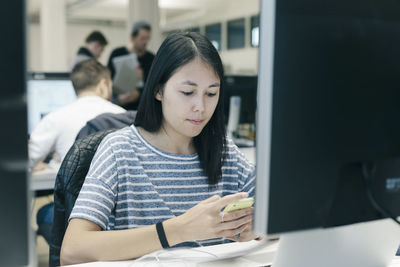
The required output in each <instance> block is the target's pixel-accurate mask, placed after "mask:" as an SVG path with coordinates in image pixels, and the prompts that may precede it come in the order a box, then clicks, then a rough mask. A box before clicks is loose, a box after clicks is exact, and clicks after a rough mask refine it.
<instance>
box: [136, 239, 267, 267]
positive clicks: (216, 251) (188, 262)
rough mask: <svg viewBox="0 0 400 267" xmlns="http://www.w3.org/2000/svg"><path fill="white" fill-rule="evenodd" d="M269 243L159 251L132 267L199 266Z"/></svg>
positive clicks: (238, 254)
mask: <svg viewBox="0 0 400 267" xmlns="http://www.w3.org/2000/svg"><path fill="white" fill-rule="evenodd" d="M268 244H269V243H268V241H266V240H262V241H255V240H253V241H249V242H235V243H228V244H222V245H215V246H206V247H198V248H174V249H167V250H159V251H156V252H153V253H150V254H148V255H145V256H143V257H141V258H139V259H137V260H136V261H134V262H133V263H132V265H130V266H132V267H134V266H135V267H139V266H149V264H150V263H151V262H152V263H157V262H158V263H160V264H162V266H181V265H182V264H183V265H182V266H198V265H197V263H201V262H210V261H218V260H222V259H227V258H234V257H240V256H243V255H248V254H250V253H254V252H256V251H257V250H260V249H262V248H265V246H268Z"/></svg>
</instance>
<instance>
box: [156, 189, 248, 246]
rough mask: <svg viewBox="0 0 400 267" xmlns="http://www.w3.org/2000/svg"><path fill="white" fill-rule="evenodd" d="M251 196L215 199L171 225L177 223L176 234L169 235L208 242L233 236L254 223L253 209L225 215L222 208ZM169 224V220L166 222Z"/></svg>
mask: <svg viewBox="0 0 400 267" xmlns="http://www.w3.org/2000/svg"><path fill="white" fill-rule="evenodd" d="M247 196H248V194H247V193H236V194H232V195H228V196H224V197H222V198H221V197H220V196H218V195H215V196H212V197H210V198H208V199H206V200H204V201H202V202H200V203H199V204H197V205H196V206H194V207H193V208H191V209H189V210H188V211H187V212H185V213H184V214H182V215H181V216H178V217H176V218H174V219H172V220H170V222H171V223H172V221H175V223H174V224H175V226H176V227H175V231H177V233H168V230H167V238H168V236H169V235H170V234H172V235H174V236H176V234H178V235H179V239H180V241H181V242H185V241H192V240H204V239H210V238H217V237H232V236H236V235H237V234H239V233H241V232H243V231H244V230H245V229H246V228H247V227H248V225H249V223H251V221H252V220H253V215H252V214H253V209H252V208H246V209H242V210H238V211H233V212H229V213H225V214H224V215H223V216H221V209H222V208H223V207H225V206H226V205H228V204H229V203H231V202H233V201H236V200H239V199H242V198H246V197H247ZM164 223H165V224H167V225H168V224H169V222H168V221H165V222H164ZM167 227H168V226H167Z"/></svg>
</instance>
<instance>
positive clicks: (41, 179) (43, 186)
mask: <svg viewBox="0 0 400 267" xmlns="http://www.w3.org/2000/svg"><path fill="white" fill-rule="evenodd" d="M60 165H61V164H49V165H48V166H47V167H46V168H45V169H44V170H40V171H34V172H33V173H31V174H30V175H29V182H30V189H31V190H32V191H38V190H48V189H54V184H55V182H56V177H57V172H58V169H59V168H60Z"/></svg>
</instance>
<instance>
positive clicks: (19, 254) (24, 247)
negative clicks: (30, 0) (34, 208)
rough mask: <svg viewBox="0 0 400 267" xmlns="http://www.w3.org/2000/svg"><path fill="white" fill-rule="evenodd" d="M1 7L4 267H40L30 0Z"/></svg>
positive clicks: (0, 258)
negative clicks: (29, 107)
mask: <svg viewBox="0 0 400 267" xmlns="http://www.w3.org/2000/svg"><path fill="white" fill-rule="evenodd" d="M0 6H1V10H4V11H5V10H6V11H5V12H2V15H1V16H0V25H2V27H0V34H1V36H3V37H4V39H3V40H4V41H2V42H0V51H2V56H1V66H0V73H1V75H2V81H1V90H0V121H1V122H2V127H1V131H0V181H1V186H0V210H1V220H0V266H9V267H13V266H36V264H35V256H34V255H35V254H34V242H33V241H34V240H33V238H34V236H33V231H32V229H31V224H30V211H31V210H30V204H31V195H30V193H29V182H28V176H27V159H28V152H27V147H28V145H27V139H26V132H27V115H26V113H27V112H26V98H25V88H26V66H25V48H26V47H25V40H26V37H25V26H26V13H25V1H11V2H9V3H5V2H1V4H0ZM6 39H7V41H5V40H6Z"/></svg>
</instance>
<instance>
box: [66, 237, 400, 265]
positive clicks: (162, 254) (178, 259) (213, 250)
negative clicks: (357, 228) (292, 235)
mask: <svg viewBox="0 0 400 267" xmlns="http://www.w3.org/2000/svg"><path fill="white" fill-rule="evenodd" d="M277 248H278V242H277V241H273V242H268V241H250V242H244V243H231V244H223V245H216V246H209V247H202V248H195V249H193V248H190V249H175V250H159V251H156V252H153V253H150V254H148V255H146V256H144V257H142V258H139V259H137V260H131V261H118V262H92V263H85V264H77V265H71V266H75V267H94V266H96V267H109V266H110V267H111V266H116V267H144V266H174V267H177V266H178V267H179V266H199V267H225V266H226V267H253V266H254V267H260V266H269V265H271V264H272V261H273V258H274V255H275V252H276V250H277ZM216 257H218V258H216ZM157 258H158V260H157ZM390 267H400V257H394V259H393V261H392V263H391V265H390Z"/></svg>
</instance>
